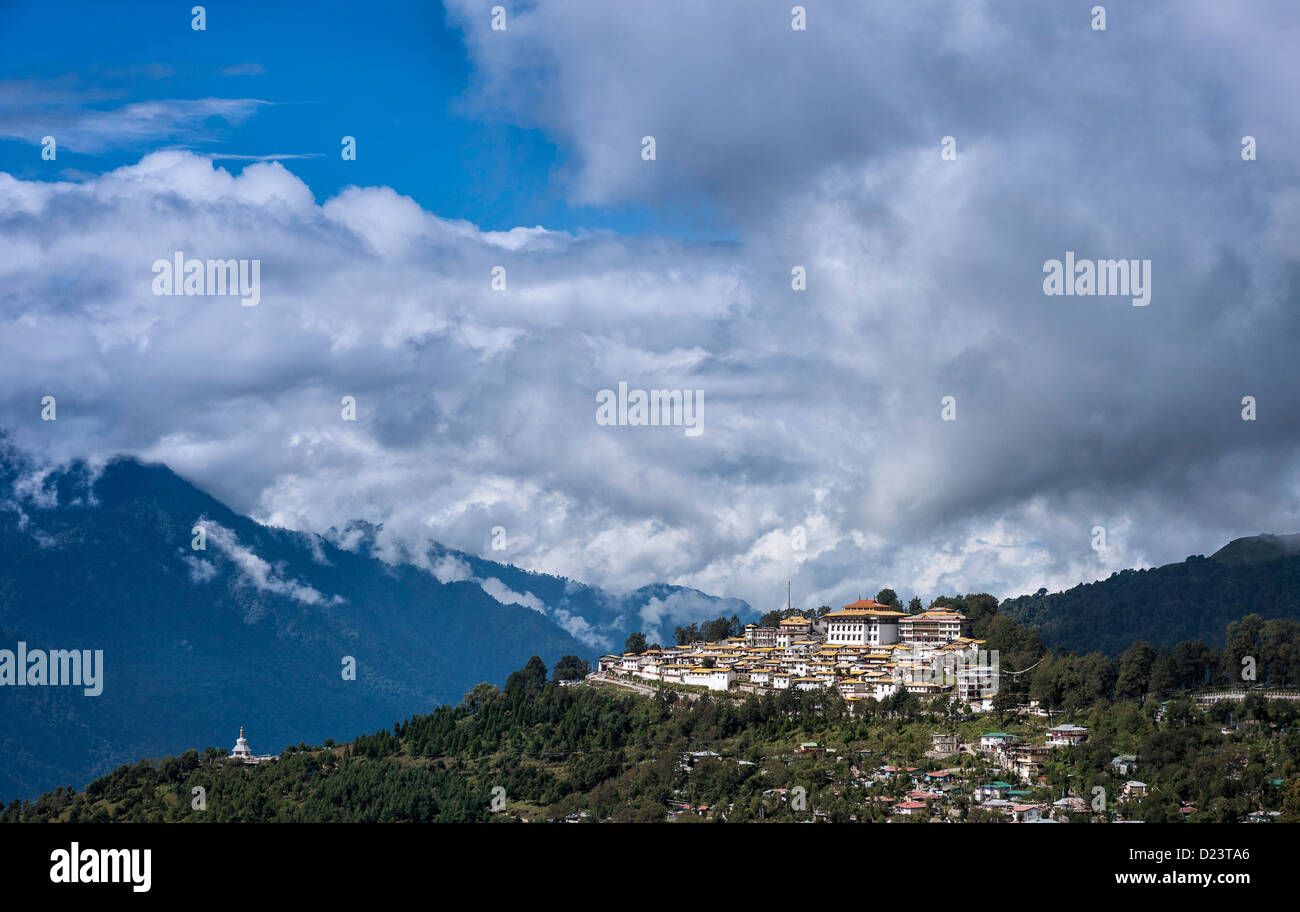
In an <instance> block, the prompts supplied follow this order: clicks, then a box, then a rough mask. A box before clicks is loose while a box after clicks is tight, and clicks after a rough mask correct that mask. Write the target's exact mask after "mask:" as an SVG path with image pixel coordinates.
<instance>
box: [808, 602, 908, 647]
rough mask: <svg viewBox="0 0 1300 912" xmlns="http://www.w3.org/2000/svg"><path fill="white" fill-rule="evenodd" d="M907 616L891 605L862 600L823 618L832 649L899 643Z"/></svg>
mask: <svg viewBox="0 0 1300 912" xmlns="http://www.w3.org/2000/svg"><path fill="white" fill-rule="evenodd" d="M904 616H905V615H904V613H903V612H901V611H895V610H893V609H892V608H890V607H889V606H888V605H882V604H880V603H879V602H873V601H871V600H870V599H862V600H861V601H857V602H854V603H853V604H852V605H845V606H844V608H843V610H841V611H832V612H831V613H830V614H828V615H826V617H825V618H823V620H824V622H825V624H826V642H827V643H828V644H830V645H832V646H883V645H886V644H888V643H897V642H898V622H899V620H900V619H901V618H903V617H904Z"/></svg>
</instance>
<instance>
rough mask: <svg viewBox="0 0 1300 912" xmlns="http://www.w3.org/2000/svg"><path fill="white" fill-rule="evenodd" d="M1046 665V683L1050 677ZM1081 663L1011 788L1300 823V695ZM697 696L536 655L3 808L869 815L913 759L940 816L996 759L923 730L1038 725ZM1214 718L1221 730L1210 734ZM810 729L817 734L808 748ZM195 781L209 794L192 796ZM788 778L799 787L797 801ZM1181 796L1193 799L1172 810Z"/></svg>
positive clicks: (151, 815) (316, 814)
mask: <svg viewBox="0 0 1300 912" xmlns="http://www.w3.org/2000/svg"><path fill="white" fill-rule="evenodd" d="M1057 665H1058V661H1057V660H1055V659H1054V660H1052V661H1051V662H1050V663H1049V665H1048V666H1047V667H1048V668H1049V669H1052V670H1051V673H1050V675H1048V674H1046V673H1045V675H1044V678H1043V680H1045V681H1046V680H1051V681H1058V680H1059V679H1060V677H1061V675H1062V674H1063V672H1062V671H1060V670H1058V669H1057ZM1088 674H1091V675H1092V677H1091V678H1089V683H1088V684H1087V687H1090V688H1092V690H1091V691H1090V692H1091V693H1092V695H1093V697H1094V699H1092V701H1091V702H1090V703H1087V704H1080V705H1076V706H1074V707H1073V709H1072V711H1071V718H1072V720H1074V721H1075V722H1077V723H1079V724H1083V725H1086V726H1087V727H1088V728H1089V733H1090V736H1089V739H1088V740H1087V741H1086V742H1085V743H1084V744H1082V745H1080V746H1078V747H1073V748H1063V749H1057V750H1054V751H1052V753H1051V756H1050V758H1049V760H1048V762H1047V765H1046V767H1045V784H1044V785H1039V786H1023V787H1020V786H1018V787H1017V788H1022V789H1023V790H1022V792H1021V793H1020V794H1021V795H1023V799H1022V800H1025V801H1036V802H1048V801H1051V800H1054V799H1055V798H1059V797H1060V796H1061V795H1062V794H1065V793H1067V792H1068V793H1071V794H1074V795H1078V796H1081V797H1084V798H1085V799H1087V798H1089V796H1092V795H1094V794H1095V792H1094V791H1093V790H1094V789H1096V788H1102V789H1105V790H1106V794H1107V795H1108V796H1111V797H1110V799H1109V806H1108V808H1107V810H1106V812H1105V813H1104V814H1102V815H1100V816H1101V817H1103V818H1112V817H1116V816H1125V817H1130V818H1132V817H1136V818H1138V819H1143V820H1149V821H1158V820H1186V819H1189V818H1190V819H1191V820H1194V821H1201V820H1206V821H1232V820H1239V819H1241V818H1242V817H1243V816H1244V815H1246V814H1248V813H1250V812H1253V811H1256V810H1261V809H1262V810H1277V811H1280V812H1282V814H1283V817H1282V818H1281V819H1283V820H1289V821H1300V727H1297V714H1298V713H1300V704H1296V703H1292V702H1285V701H1276V700H1275V701H1267V700H1265V699H1263V698H1262V697H1259V696H1257V695H1253V694H1252V695H1250V696H1248V697H1247V699H1246V700H1245V701H1242V702H1234V701H1223V702H1220V703H1217V704H1214V705H1213V706H1212V707H1210V708H1209V709H1208V710H1202V709H1200V708H1197V707H1196V706H1195V705H1194V704H1193V703H1192V701H1191V700H1190V699H1187V698H1180V699H1176V700H1173V701H1167V702H1166V703H1165V704H1164V706H1163V709H1162V707H1161V704H1160V703H1158V702H1157V701H1156V700H1154V699H1150V698H1148V699H1146V700H1145V701H1141V702H1139V701H1138V700H1120V701H1118V702H1110V700H1108V699H1107V698H1106V696H1104V695H1098V693H1099V689H1100V688H1101V687H1102V685H1103V684H1104V682H1105V677H1104V676H1102V675H1100V673H1099V672H1097V671H1096V670H1095V669H1092V671H1091V672H1089V673H1085V675H1084V677H1085V678H1088ZM1074 692H1075V691H1073V690H1071V691H1070V693H1074ZM1086 692H1087V691H1086ZM692 696H697V697H698V698H697V699H694V700H691V699H686V698H685V697H683V696H681V695H679V694H677V693H673V692H667V691H665V692H662V693H659V694H658V695H656V696H655V697H653V698H644V697H640V696H636V695H633V694H630V693H626V692H623V691H621V690H619V689H617V688H614V687H560V686H557V685H556V684H554V683H548V682H547V669H546V667H545V665H544V664H543V663H542V662H541V660H540V659H537V658H533V659H532V660H530V661H529V662H528V664H527V665H526V666H525V667H524V668H523V669H520V670H519V671H516V672H514V673H512V674H511V675H510V678H509V679H508V681H507V683H506V686H505V688H504V689H502V690H498V689H497V688H496V687H494V686H492V685H490V684H480V685H478V686H477V687H475V688H474V689H473V690H472V691H471V692H470V693H469V694H466V696H465V699H464V701H463V702H462V703H461V705H459V706H457V707H447V706H444V707H440V708H438V709H436V710H434V711H433V712H432V713H429V714H427V715H421V716H415V717H413V718H410V719H408V720H406V721H404V722H400V723H398V724H396V725H394V726H393V728H392V730H391V731H380V732H377V733H375V734H372V735H365V736H362V737H358V738H356V739H355V740H354V741H353V742H352V743H351V744H350V745H345V746H340V747H336V748H334V749H332V750H331V749H326V748H309V747H307V746H306V745H298V746H297V747H294V748H290V749H288V750H286V751H285V752H284V753H283V754H282V755H281V757H280V758H279V759H278V760H277V761H275V762H270V763H263V764H260V765H257V766H245V765H243V764H242V763H237V762H234V761H230V760H227V759H226V758H225V757H223V756H222V752H220V751H218V750H216V749H214V748H209V749H208V750H207V751H206V752H204V753H203V754H199V753H197V752H195V751H189V752H187V753H186V754H184V755H182V756H180V757H168V758H165V759H164V760H162V761H161V762H155V761H147V760H146V761H142V762H140V763H138V764H135V765H133V766H123V767H120V768H119V769H117V770H115V771H114V772H112V773H110V774H109V775H107V776H104V777H102V778H100V779H97V780H95V781H94V782H92V783H91V784H90V785H89V786H88V787H87V788H86V790H85V791H84V792H81V793H78V792H75V791H74V790H73V789H71V788H66V789H58V790H56V791H54V792H51V793H47V794H45V795H43V796H42V797H40V798H39V799H37V800H36V801H23V802H14V803H13V804H12V805H10V806H9V807H7V808H4V809H3V811H0V821H2V822H14V821H24V822H32V821H105V822H106V821H185V822H228V821H271V822H290V821H379V822H402V821H408V822H470V821H513V820H521V819H524V820H562V819H573V820H592V821H595V820H616V821H662V820H665V819H667V818H669V816H670V815H671V816H672V817H673V818H674V819H679V820H703V819H726V820H728V821H733V822H734V821H749V820H769V821H780V820H786V821H793V820H807V819H814V818H816V819H827V820H832V821H847V820H851V819H856V820H859V821H873V820H874V821H879V820H883V819H885V817H886V815H887V814H888V812H889V808H890V806H891V805H892V804H893V803H894V802H896V801H898V800H902V798H903V797H904V796H905V795H906V793H907V791H908V789H910V788H913V787H914V785H913V782H912V780H911V779H909V778H908V776H907V775H900V774H892V775H886V776H884V777H883V778H882V777H881V775H880V774H878V773H874V771H875V770H877V769H879V768H880V767H882V766H884V765H887V764H894V765H897V766H900V767H901V766H905V765H909V766H916V767H919V768H921V769H922V770H925V769H930V770H934V769H939V768H941V767H942V768H949V769H957V770H959V772H960V777H961V779H962V780H963V785H962V786H961V787H959V788H958V789H955V790H954V791H953V792H952V793H951V796H950V798H949V799H945V803H944V808H943V813H944V814H947V815H949V816H951V817H953V818H954V819H965V820H968V821H972V822H974V821H978V820H983V819H987V820H998V819H1002V816H1001V815H1000V814H996V813H991V812H989V811H988V810H986V809H982V808H979V807H978V806H976V804H975V802H974V801H973V796H972V792H973V789H974V786H975V785H976V784H978V783H980V782H990V781H994V780H997V779H1001V778H1005V777H1006V774H1005V773H1002V772H1000V771H998V770H996V769H994V768H993V767H990V766H989V765H988V763H987V761H986V760H985V759H984V758H982V757H979V756H975V755H973V754H971V753H960V754H958V755H955V756H953V757H949V758H946V759H944V760H929V759H927V758H926V751H927V750H928V749H929V748H930V735H931V734H932V733H933V732H935V731H945V732H952V733H956V734H957V735H958V736H959V737H960V738H961V740H962V741H963V742H965V743H967V744H977V743H978V738H979V735H980V734H981V733H983V732H986V731H989V730H990V729H992V728H994V727H997V728H999V729H1001V730H1003V731H1007V732H1009V733H1012V734H1017V735H1020V736H1021V737H1023V738H1024V739H1025V740H1026V742H1030V741H1034V742H1040V741H1041V738H1042V735H1043V732H1044V730H1045V729H1046V727H1047V726H1048V724H1049V721H1048V720H1044V719H1041V718H1038V717H1033V716H1023V715H1020V714H1017V713H1015V712H1012V711H1003V712H1000V713H998V712H995V713H993V714H991V715H988V716H984V717H980V718H975V717H966V718H961V717H959V716H957V715H956V713H955V706H954V705H953V704H951V703H946V704H945V703H938V704H929V703H926V702H923V701H921V700H919V699H918V698H917V697H915V696H913V695H911V694H908V693H906V692H904V693H900V694H898V695H897V696H895V697H891V698H890V699H888V700H885V701H882V702H879V703H877V702H876V701H866V704H865V706H863V707H860V710H859V711H858V712H855V713H852V714H850V712H849V710H848V707H847V706H846V705H845V703H844V702H843V701H842V700H841V699H840V698H839V697H838V695H836V694H835V693H834V692H821V693H816V692H808V693H806V692H795V691H784V692H782V693H781V694H780V695H779V696H775V695H769V696H764V697H761V698H759V697H754V696H749V695H743V696H742V695H732V694H723V695H716V696H714V695H708V694H705V695H692ZM1225 724H1228V725H1230V727H1231V728H1232V731H1231V732H1230V734H1227V735H1225V734H1222V733H1221V732H1220V728H1221V727H1223V726H1224V725H1225ZM808 742H816V744H817V745H818V746H817V748H816V749H815V750H812V751H809V752H800V751H799V746H800V745H801V744H804V743H808ZM705 752H711V753H705ZM1125 753H1128V754H1134V755H1136V756H1137V757H1138V760H1137V773H1136V775H1138V776H1139V777H1140V778H1141V779H1142V780H1143V781H1144V782H1146V783H1147V784H1148V786H1149V789H1150V791H1149V794H1148V796H1147V797H1145V798H1141V799H1124V798H1122V797H1120V796H1121V794H1122V786H1123V782H1124V781H1125V780H1126V779H1128V778H1132V776H1130V775H1121V774H1120V773H1119V772H1118V771H1116V770H1115V769H1113V768H1112V766H1111V760H1112V758H1113V757H1115V756H1116V755H1119V754H1125ZM913 775H919V774H913ZM196 787H200V788H202V789H203V790H204V794H205V797H206V809H205V810H195V809H193V807H192V802H193V801H194V798H193V796H194V795H195V791H194V789H195V788H196ZM502 789H503V790H504V791H500V790H502ZM796 789H802V790H803V792H802V798H803V800H802V801H794V800H792V798H793V796H794V795H795V794H796V791H795V790H796ZM494 799H496V800H497V804H498V807H497V808H496V809H495V810H494V807H493V804H494ZM1188 804H1191V805H1194V807H1195V809H1196V810H1195V811H1194V812H1192V813H1181V812H1180V808H1182V807H1184V806H1186V805H1188ZM683 808H689V810H683ZM701 809H703V810H701ZM936 813H937V812H936ZM920 819H922V820H924V819H927V818H926V817H921V818H920Z"/></svg>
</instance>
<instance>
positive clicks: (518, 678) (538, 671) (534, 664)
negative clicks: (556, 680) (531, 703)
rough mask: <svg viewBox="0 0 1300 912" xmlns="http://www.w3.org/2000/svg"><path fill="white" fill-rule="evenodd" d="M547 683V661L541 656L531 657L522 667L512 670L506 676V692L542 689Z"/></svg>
mask: <svg viewBox="0 0 1300 912" xmlns="http://www.w3.org/2000/svg"><path fill="white" fill-rule="evenodd" d="M545 684H546V663H545V662H543V661H542V660H541V658H540V657H539V656H533V657H532V658H531V659H529V660H528V661H527V662H526V663H525V664H524V667H523V668H522V669H520V670H519V671H512V672H510V677H508V678H506V692H507V693H510V692H513V691H516V690H540V689H541V688H542V687H543V686H545Z"/></svg>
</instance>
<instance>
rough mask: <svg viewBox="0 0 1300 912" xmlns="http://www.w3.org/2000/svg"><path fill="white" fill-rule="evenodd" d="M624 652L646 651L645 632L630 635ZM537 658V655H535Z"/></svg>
mask: <svg viewBox="0 0 1300 912" xmlns="http://www.w3.org/2000/svg"><path fill="white" fill-rule="evenodd" d="M623 651H624V652H630V653H632V654H633V655H641V653H643V652H645V651H646V642H645V634H644V633H642V632H641V631H639V630H638V631H637V632H636V633H633V634H631V635H629V636H628V638H627V642H626V643H625V644H624V645H623ZM534 658H536V656H534Z"/></svg>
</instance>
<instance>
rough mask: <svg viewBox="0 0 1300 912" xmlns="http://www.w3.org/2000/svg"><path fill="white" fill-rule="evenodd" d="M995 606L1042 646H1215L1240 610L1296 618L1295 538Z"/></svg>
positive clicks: (1246, 541)
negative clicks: (1030, 632) (1191, 643)
mask: <svg viewBox="0 0 1300 912" xmlns="http://www.w3.org/2000/svg"><path fill="white" fill-rule="evenodd" d="M999 610H1000V611H1001V612H1002V613H1003V614H1006V615H1008V616H1009V617H1011V618H1012V619H1014V620H1016V621H1019V622H1020V623H1022V624H1025V625H1027V626H1029V627H1032V628H1034V629H1035V630H1037V631H1038V633H1039V635H1040V636H1041V637H1042V639H1043V642H1044V643H1046V644H1047V645H1049V646H1053V647H1057V648H1061V649H1068V650H1071V651H1073V652H1078V653H1085V652H1090V651H1093V650H1099V651H1101V652H1105V653H1107V654H1109V655H1117V654H1119V653H1120V652H1122V651H1123V650H1124V649H1126V648H1128V646H1129V645H1130V644H1131V643H1132V642H1133V641H1134V640H1139V639H1140V640H1146V641H1147V642H1149V643H1151V644H1153V645H1155V646H1173V645H1175V644H1176V643H1179V642H1182V641H1185V640H1194V639H1199V640H1202V641H1203V642H1205V643H1207V644H1209V645H1222V644H1223V642H1224V639H1223V637H1224V630H1225V629H1226V626H1227V624H1228V622H1229V621H1233V620H1236V619H1237V618H1240V617H1242V616H1244V615H1246V614H1251V613H1255V614H1259V615H1260V616H1261V617H1263V618H1264V619H1266V620H1268V619H1273V618H1280V619H1286V620H1300V535H1284V536H1277V535H1259V536H1253V537H1249V538H1239V539H1236V540H1235V541H1232V542H1230V543H1229V544H1227V545H1225V546H1224V547H1223V548H1222V549H1220V550H1219V551H1217V552H1216V553H1215V554H1214V555H1212V556H1211V557H1208V558H1207V557H1201V556H1193V557H1189V558H1187V560H1185V561H1182V562H1180V563H1176V564H1166V565H1165V566H1163V567H1156V568H1153V569H1150V570H1124V571H1121V572H1119V573H1114V574H1112V575H1111V576H1110V578H1108V579H1105V580H1101V581H1099V582H1095V583H1085V584H1082V585H1079V586H1075V587H1074V588H1073V589H1068V590H1066V591H1064V592H1056V593H1047V592H1046V591H1041V590H1040V592H1039V593H1038V594H1035V595H1024V596H1020V597H1019V598H1013V599H1007V600H1005V601H1004V602H1003V603H1002V605H1001V606H1000V608H999Z"/></svg>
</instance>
